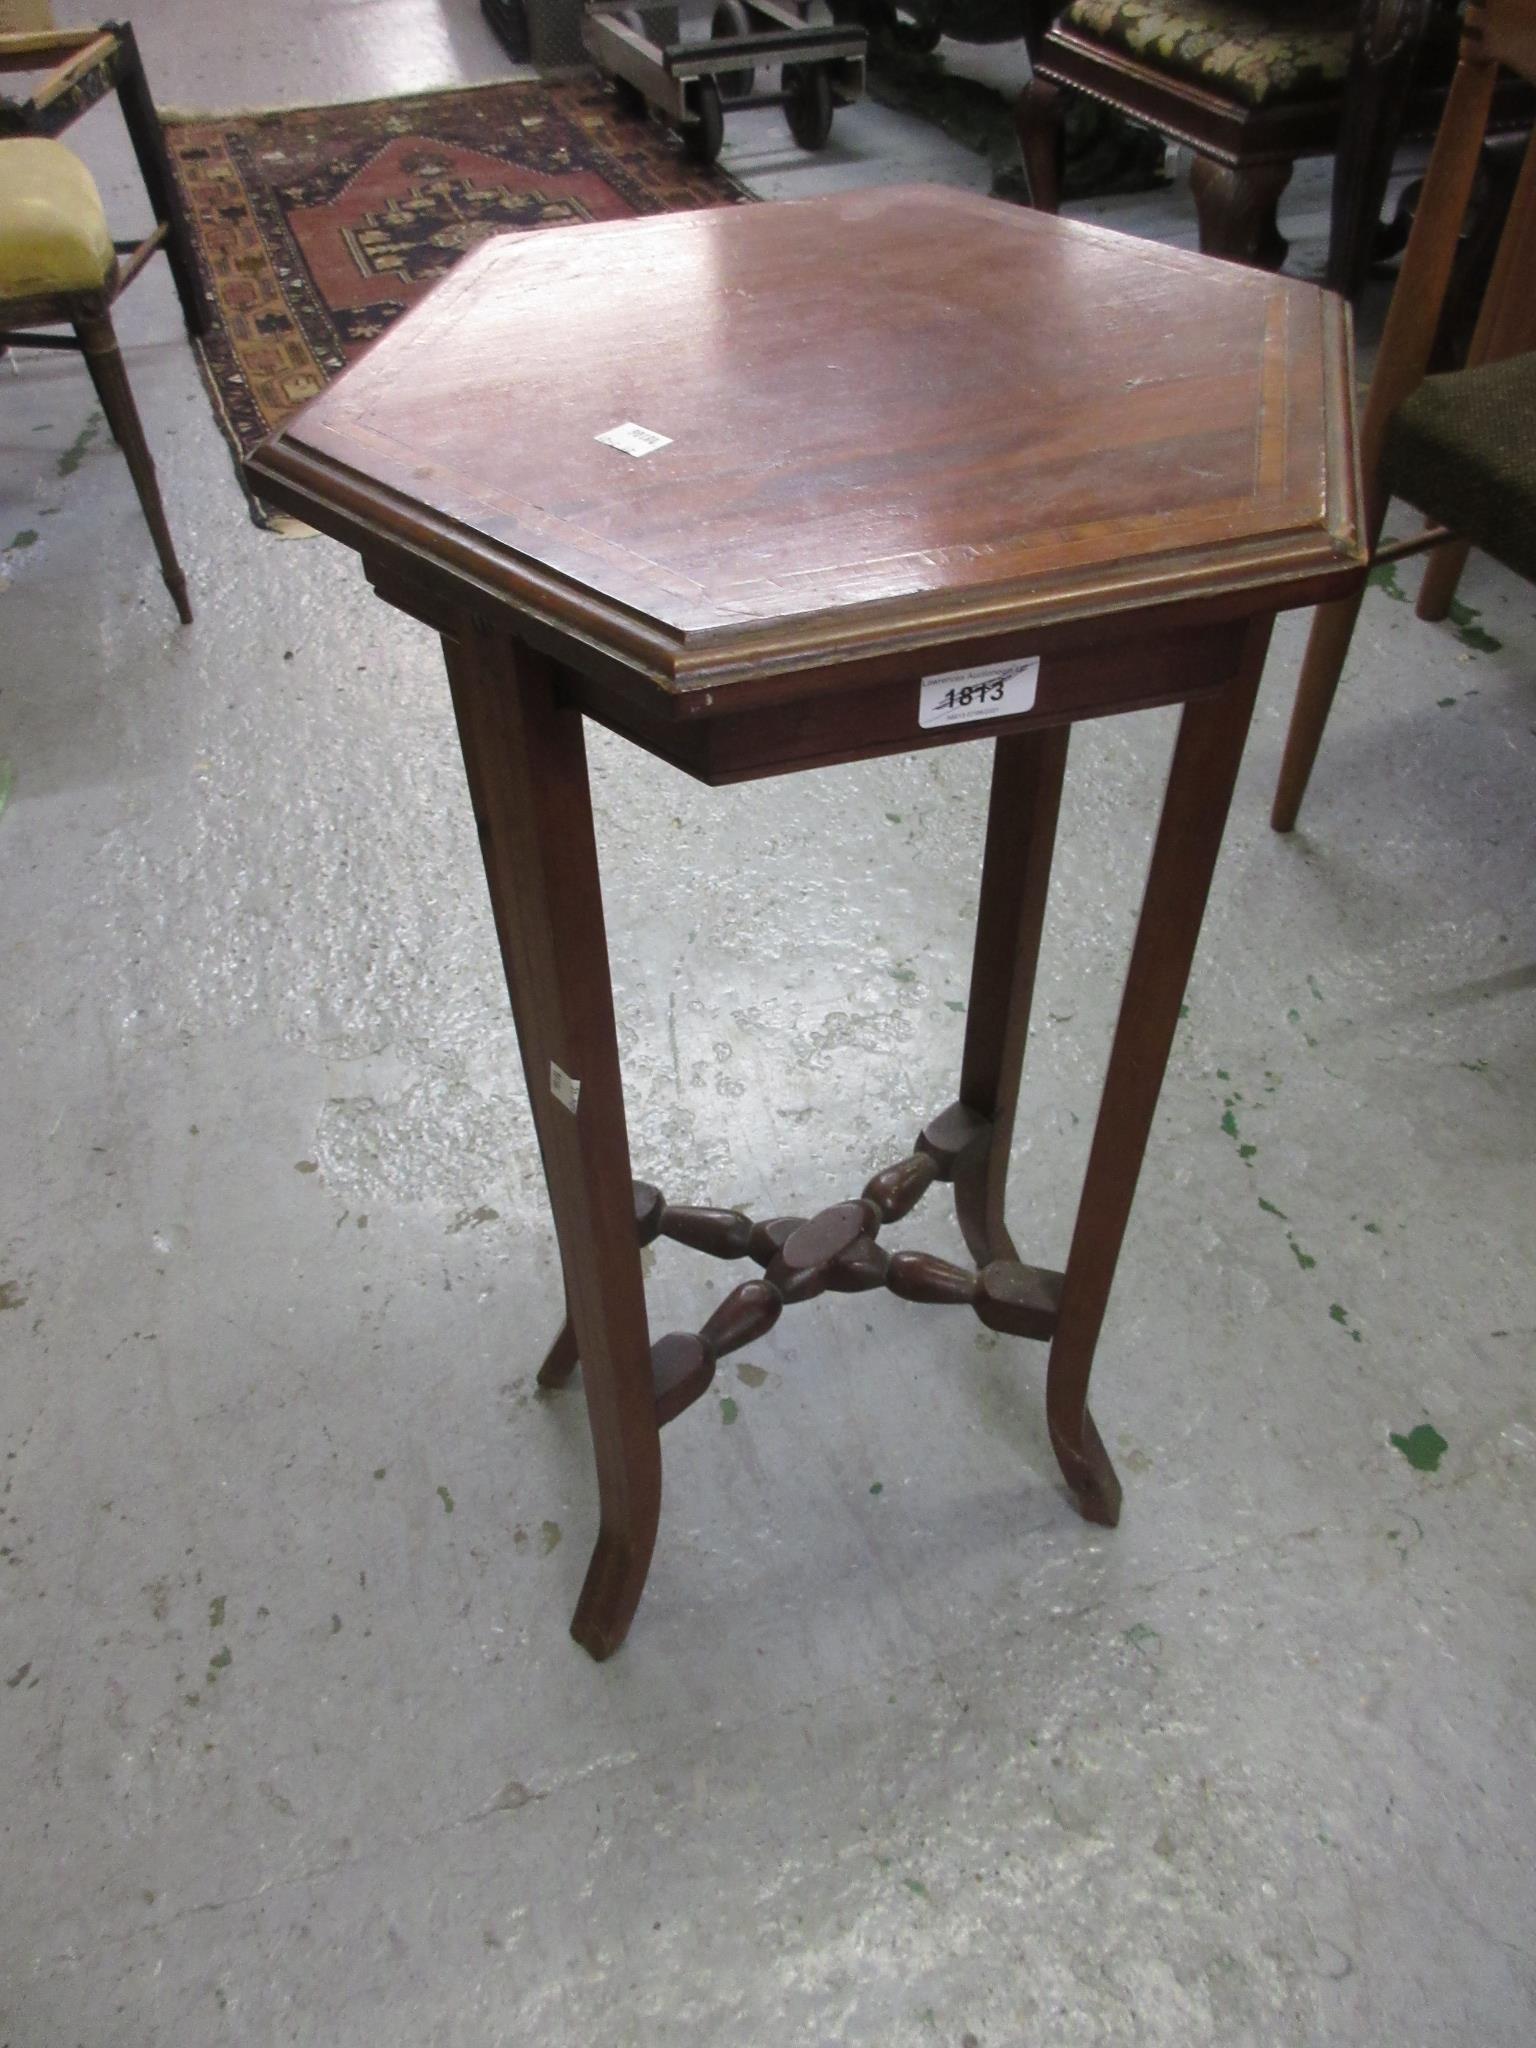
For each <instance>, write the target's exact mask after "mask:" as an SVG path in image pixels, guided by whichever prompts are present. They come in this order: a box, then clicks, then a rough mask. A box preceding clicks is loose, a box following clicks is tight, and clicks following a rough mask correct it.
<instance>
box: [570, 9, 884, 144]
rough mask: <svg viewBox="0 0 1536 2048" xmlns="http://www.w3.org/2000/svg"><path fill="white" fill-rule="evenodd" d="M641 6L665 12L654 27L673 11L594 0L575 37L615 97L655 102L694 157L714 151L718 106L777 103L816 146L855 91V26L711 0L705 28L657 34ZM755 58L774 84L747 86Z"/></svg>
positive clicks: (859, 73) (860, 79) (860, 51)
mask: <svg viewBox="0 0 1536 2048" xmlns="http://www.w3.org/2000/svg"><path fill="white" fill-rule="evenodd" d="M648 14H650V15H657V16H661V17H664V19H665V23H666V26H665V27H664V28H662V30H661V32H662V33H663V34H665V33H666V32H667V29H669V28H671V27H673V26H674V25H675V24H676V21H677V8H676V6H675V5H665V6H655V5H653V6H649V7H647V6H644V5H642V6H639V7H633V6H624V7H621V6H611V5H609V4H607V0H596V4H594V5H590V6H589V7H588V8H587V10H586V13H585V15H584V16H583V18H582V25H581V35H582V41H583V42H584V43H585V44H586V46H587V50H588V52H589V53H590V55H591V57H592V61H593V62H594V63H595V64H596V65H597V67H598V69H599V70H600V71H602V72H603V73H604V74H605V75H606V76H607V77H608V78H610V79H611V80H612V81H613V84H614V89H615V91H616V92H617V93H618V95H619V98H620V100H621V101H622V102H624V103H625V104H627V105H628V106H629V107H631V108H632V109H633V110H634V111H635V112H636V113H641V112H644V111H645V109H646V108H647V107H655V108H656V109H657V111H658V112H659V113H660V114H661V116H662V118H663V120H665V121H666V122H667V123H668V125H669V126H671V127H673V128H675V129H676V130H677V132H678V134H679V135H680V136H681V137H682V140H683V146H684V148H685V149H686V150H687V151H688V154H689V155H690V156H691V157H692V158H693V159H694V161H695V162H696V163H701V164H712V163H713V162H714V160H715V158H716V157H717V156H718V155H719V154H720V144H721V142H722V141H723V139H724V135H725V112H726V109H727V107H729V108H731V109H733V110H734V109H738V108H742V107H782V108H783V109H784V118H785V120H786V121H787V122H788V123H789V132H790V134H791V135H792V136H793V137H794V138H795V140H796V142H798V143H799V145H800V147H801V148H802V149H820V148H822V147H823V146H824V144H825V143H826V140H827V137H828V135H830V133H831V132H832V113H833V109H834V108H835V107H839V106H844V107H846V106H852V105H853V103H854V102H855V101H856V100H859V99H862V98H863V96H864V55H865V49H866V46H867V43H868V37H867V35H866V33H865V31H864V30H863V29H862V28H850V27H845V26H843V25H842V24H840V23H838V22H834V21H826V22H811V21H806V20H805V19H803V18H802V16H801V15H800V14H798V13H797V12H796V11H795V9H794V8H793V7H792V6H789V5H781V4H780V0H719V4H718V5H717V6H716V8H715V11H714V15H713V17H712V19H711V22H710V32H709V35H708V36H707V37H706V38H703V39H702V40H701V39H699V38H697V37H694V38H689V37H683V38H681V39H680V40H677V41H673V42H660V41H657V40H655V39H654V38H653V37H652V36H651V35H650V34H649V33H648V32H647V28H646V19H645V18H646V16H647V15H648ZM658 26H660V24H658ZM759 65H763V66H775V67H778V68H779V84H778V87H777V89H776V90H767V91H763V92H759V91H757V90H756V85H757V68H758V66H759Z"/></svg>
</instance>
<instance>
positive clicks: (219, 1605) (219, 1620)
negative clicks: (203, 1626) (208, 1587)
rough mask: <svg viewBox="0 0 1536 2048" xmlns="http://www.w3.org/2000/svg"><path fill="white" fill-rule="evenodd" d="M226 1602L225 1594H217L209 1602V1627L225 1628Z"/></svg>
mask: <svg viewBox="0 0 1536 2048" xmlns="http://www.w3.org/2000/svg"><path fill="white" fill-rule="evenodd" d="M224 1602H225V1595H224V1594H223V1593H215V1594H214V1596H213V1598H212V1599H211V1600H210V1601H209V1602H208V1626H209V1627H210V1628H222V1627H223V1626H224Z"/></svg>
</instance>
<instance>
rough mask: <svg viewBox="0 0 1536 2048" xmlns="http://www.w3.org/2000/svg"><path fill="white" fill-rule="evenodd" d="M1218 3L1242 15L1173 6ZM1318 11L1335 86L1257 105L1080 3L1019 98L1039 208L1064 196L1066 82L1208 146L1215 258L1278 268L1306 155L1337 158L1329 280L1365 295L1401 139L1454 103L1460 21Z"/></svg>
mask: <svg viewBox="0 0 1536 2048" xmlns="http://www.w3.org/2000/svg"><path fill="white" fill-rule="evenodd" d="M1207 11H1208V12H1210V14H1211V18H1212V21H1213V23H1215V24H1217V25H1219V21H1220V19H1222V18H1224V17H1225V16H1226V15H1230V11H1231V10H1230V9H1226V10H1217V9H1211V10H1203V9H1202V7H1201V4H1200V0H1185V4H1182V5H1180V6H1179V7H1177V8H1175V9H1173V10H1171V12H1172V13H1173V14H1174V15H1176V16H1177V17H1179V18H1180V19H1184V20H1188V21H1198V20H1199V19H1200V17H1201V16H1202V13H1203V12H1207ZM1310 11H1311V12H1312V13H1313V14H1314V15H1315V17H1316V20H1315V27H1314V29H1313V31H1312V34H1313V37H1314V40H1315V42H1316V45H1317V49H1318V52H1319V62H1320V63H1321V62H1322V59H1323V55H1324V53H1325V45H1326V53H1325V54H1326V64H1325V66H1324V69H1326V71H1327V72H1328V74H1329V76H1330V77H1331V79H1332V82H1331V83H1327V82H1323V83H1319V84H1317V85H1316V86H1315V87H1312V88H1310V89H1308V90H1306V91H1305V92H1302V93H1294V92H1279V93H1276V94H1274V95H1273V96H1272V97H1270V98H1269V99H1266V100H1264V101H1262V102H1260V103H1259V104H1254V103H1253V102H1252V101H1251V100H1250V99H1248V98H1245V97H1244V96H1243V94H1242V93H1241V92H1239V91H1238V90H1237V89H1235V87H1232V86H1222V85H1219V84H1215V83H1212V82H1211V81H1210V80H1208V79H1204V78H1196V77H1192V76H1190V75H1188V74H1187V72H1186V71H1184V70H1182V69H1180V68H1176V67H1175V66H1173V65H1172V64H1171V63H1170V62H1169V61H1168V60H1167V59H1165V58H1164V57H1163V56H1162V55H1161V54H1160V45H1159V43H1158V42H1157V41H1154V42H1153V43H1152V45H1151V46H1150V47H1149V48H1147V49H1145V50H1139V51H1133V50H1131V49H1129V48H1127V47H1125V46H1124V44H1123V43H1122V42H1120V41H1111V40H1106V39H1103V38H1101V37H1099V36H1097V35H1094V34H1093V33H1091V32H1089V30H1087V29H1086V28H1085V27H1083V26H1082V25H1080V24H1079V23H1078V22H1077V21H1076V20H1075V19H1074V10H1073V9H1072V8H1070V7H1069V8H1068V9H1067V10H1066V11H1065V13H1064V15H1063V16H1062V18H1060V19H1059V20H1058V21H1057V22H1056V24H1055V25H1054V26H1053V27H1052V28H1051V30H1050V31H1049V33H1048V34H1047V35H1046V36H1045V38H1044V39H1043V41H1042V42H1041V43H1040V45H1039V48H1038V50H1037V51H1036V52H1035V57H1034V62H1035V77H1034V80H1033V82H1032V83H1031V84H1030V85H1029V86H1028V87H1027V88H1026V89H1025V91H1024V93H1023V95H1022V96H1021V98H1020V101H1019V107H1018V123H1019V139H1020V144H1021V147H1022V149H1023V153H1024V162H1025V170H1026V173H1027V175H1028V178H1029V181H1030V190H1031V192H1032V194H1033V196H1034V201H1035V204H1036V205H1037V206H1041V207H1043V208H1044V209H1045V210H1046V211H1048V212H1052V213H1054V212H1055V211H1056V207H1057V204H1058V196H1059V188H1058V182H1057V181H1058V169H1057V165H1058V160H1059V148H1060V142H1059V134H1060V123H1061V110H1060V104H1059V99H1060V94H1061V92H1062V90H1063V89H1066V90H1070V91H1076V92H1082V93H1086V94H1088V95H1089V96H1090V97H1092V98H1095V99H1099V100H1102V101H1104V102H1106V103H1107V104H1109V105H1111V106H1114V107H1118V108H1119V109H1120V111H1121V112H1122V113H1125V114H1129V115H1130V116H1131V117H1132V118H1133V119H1135V120H1138V121H1142V122H1144V123H1145V124H1146V125H1147V126H1148V127H1149V128H1154V129H1156V130H1158V132H1159V133H1161V134H1163V135H1166V136H1169V137H1171V138H1173V139H1174V140H1176V141H1178V142H1182V143H1184V144H1186V145H1187V146H1188V147H1189V148H1191V149H1192V150H1193V151H1194V152H1195V158H1194V164H1193V167H1192V170H1191V173H1190V187H1191V191H1192V193H1193V195H1194V200H1195V207H1196V211H1197V214H1198V216H1199V222H1200V247H1201V248H1202V250H1204V251H1205V252H1206V253H1207V254H1208V255H1212V256H1227V257H1231V258H1234V259H1235V260H1236V261H1238V262H1243V263H1254V264H1259V265H1264V266H1267V267H1270V268H1278V266H1279V264H1280V263H1281V262H1283V261H1284V258H1285V253H1286V244H1285V241H1284V239H1283V237H1282V236H1281V234H1280V230H1279V227H1278V224H1277V220H1276V212H1277V208H1278V205H1279V201H1280V196H1281V194H1282V193H1283V192H1284V190H1285V188H1286V186H1287V184H1288V183H1289V182H1290V178H1291V173H1292V171H1293V169H1294V168H1295V165H1296V162H1297V160H1298V159H1299V158H1301V157H1307V156H1324V155H1329V154H1334V155H1336V158H1337V162H1336V167H1335V173H1334V182H1333V206H1332V222H1331V229H1330V236H1329V249H1328V267H1327V274H1326V282H1327V283H1328V284H1329V285H1330V286H1331V287H1332V288H1333V289H1334V290H1336V291H1340V292H1342V293H1343V294H1344V296H1345V297H1346V298H1350V299H1352V298H1354V297H1355V296H1356V294H1357V293H1358V292H1359V290H1360V287H1361V285H1362V284H1363V283H1364V281H1365V275H1366V270H1367V268H1368V266H1369V264H1370V261H1371V258H1372V253H1373V250H1374V248H1375V244H1376V239H1377V231H1378V223H1379V221H1380V216H1381V209H1382V201H1383V198H1384V196H1385V193H1386V188H1387V180H1388V178H1389V176H1390V174H1391V169H1392V156H1393V150H1394V148H1395V146H1396V143H1397V139H1398V136H1399V133H1400V132H1401V130H1402V129H1403V128H1404V126H1405V124H1406V125H1408V126H1409V127H1411V128H1413V129H1415V130H1417V131H1419V132H1428V131H1429V130H1431V129H1432V128H1433V126H1434V123H1435V120H1436V118H1437V117H1438V113H1439V109H1440V106H1441V104H1442V103H1443V99H1444V88H1445V76H1446V73H1447V71H1448V69H1449V58H1450V52H1451V50H1452V49H1453V47H1454V34H1455V15H1454V10H1452V9H1448V8H1447V7H1446V6H1445V4H1444V0H1359V5H1358V6H1354V5H1351V4H1349V0H1319V4H1318V5H1317V6H1316V8H1315V9H1312V10H1310ZM1245 12H1246V13H1247V14H1249V15H1251V16H1253V17H1255V19H1257V18H1259V17H1261V16H1265V15H1267V13H1268V11H1267V10H1265V9H1262V8H1260V7H1257V6H1255V7H1252V8H1248V9H1246V10H1245ZM1308 12H1309V10H1307V9H1306V8H1292V9H1290V10H1289V11H1287V12H1285V13H1283V14H1281V15H1279V16H1277V17H1273V25H1274V28H1275V31H1276V33H1277V34H1282V35H1284V36H1287V37H1290V38H1292V39H1295V40H1297V41H1301V40H1302V39H1304V37H1305V36H1306V34H1307V25H1306V17H1307V14H1308ZM1431 31H1433V33H1431ZM1437 51H1438V52H1439V53H1440V54H1439V55H1438V57H1437Z"/></svg>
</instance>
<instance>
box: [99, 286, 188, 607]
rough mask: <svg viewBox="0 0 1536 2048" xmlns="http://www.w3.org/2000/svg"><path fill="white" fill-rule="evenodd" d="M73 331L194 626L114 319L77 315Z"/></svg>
mask: <svg viewBox="0 0 1536 2048" xmlns="http://www.w3.org/2000/svg"><path fill="white" fill-rule="evenodd" d="M75 333H76V334H77V335H78V336H79V338H80V346H81V348H82V349H83V350H84V351H85V360H86V365H87V367H88V368H89V370H90V373H91V382H92V383H93V384H94V385H95V386H96V395H97V397H98V398H100V400H101V409H102V411H103V412H104V413H105V414H106V416H107V424H108V426H109V427H110V428H111V429H112V437H113V439H114V440H115V441H116V442H117V444H118V446H119V447H120V448H121V449H122V451H123V455H124V457H125V459H126V461H127V464H128V473H129V475H130V476H131V477H132V478H133V487H134V489H135V490H136V491H137V492H138V494H139V503H140V505H141V506H142V507H143V508H144V519H145V523H146V524H147V526H148V527H149V531H150V535H151V537H152V538H153V540H154V543H155V553H156V554H157V555H158V556H159V557H160V574H161V575H162V576H163V577H164V579H165V587H166V589H167V590H168V591H169V592H170V593H171V598H172V600H173V602H174V603H175V606H176V611H177V614H178V616H179V617H180V619H181V623H182V624H183V625H184V626H190V625H191V623H192V606H191V604H190V603H189V602H188V599H187V579H186V577H185V576H184V575H183V574H182V572H181V564H180V562H178V561H177V559H176V548H175V545H174V543H173V542H172V540H171V529H170V527H169V526H168V525H167V524H166V519H165V507H164V505H163V504H162V503H161V502H160V484H159V481H158V479H157V478H156V476H155V465H154V461H153V459H152V458H151V456H150V452H149V444H148V442H147V441H146V440H145V439H144V429H143V427H142V426H141V425H140V423H139V409H138V407H137V406H136V405H135V404H134V402H133V393H132V391H131V390H130V389H129V385H128V372H127V371H126V370H125V369H124V367H123V356H122V350H121V349H120V348H119V347H118V345H117V334H116V331H115V329H114V328H113V325H112V321H111V318H110V316H109V315H108V314H106V313H98V314H93V315H92V316H90V317H89V318H82V319H79V320H77V321H76V322H75Z"/></svg>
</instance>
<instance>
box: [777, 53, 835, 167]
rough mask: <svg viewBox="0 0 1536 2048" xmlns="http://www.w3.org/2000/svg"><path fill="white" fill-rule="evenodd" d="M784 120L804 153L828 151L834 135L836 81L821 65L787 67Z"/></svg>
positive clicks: (793, 65) (785, 74)
mask: <svg viewBox="0 0 1536 2048" xmlns="http://www.w3.org/2000/svg"><path fill="white" fill-rule="evenodd" d="M784 90H785V92H786V93H788V95H789V98H788V99H787V100H786V101H785V103H784V118H785V120H786V121H787V122H788V123H789V132H790V134H791V135H793V137H794V138H795V140H796V142H798V143H799V145H800V147H801V148H802V149H824V148H825V147H826V142H827V137H828V136H829V135H830V134H831V133H832V81H831V79H830V78H828V76H827V74H826V72H825V71H824V70H823V69H822V67H821V66H820V65H819V64H786V65H785V66H784Z"/></svg>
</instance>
